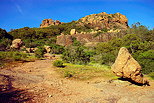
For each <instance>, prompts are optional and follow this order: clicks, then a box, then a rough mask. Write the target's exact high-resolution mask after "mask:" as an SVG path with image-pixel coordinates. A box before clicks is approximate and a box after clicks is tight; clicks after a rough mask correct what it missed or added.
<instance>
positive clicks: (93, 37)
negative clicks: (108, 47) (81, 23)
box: [56, 33, 115, 46]
mask: <svg viewBox="0 0 154 103" xmlns="http://www.w3.org/2000/svg"><path fill="white" fill-rule="evenodd" d="M113 37H115V35H114V34H111V33H106V34H101V35H98V36H97V34H96V33H77V34H73V35H64V34H61V35H59V36H57V41H56V44H58V45H62V46H69V45H71V44H72V43H73V38H76V40H77V41H79V42H80V43H82V44H85V43H89V42H90V43H94V44H95V43H96V42H97V43H98V42H107V41H109V40H111V39H112V38H113Z"/></svg>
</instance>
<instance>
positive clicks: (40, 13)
mask: <svg viewBox="0 0 154 103" xmlns="http://www.w3.org/2000/svg"><path fill="white" fill-rule="evenodd" d="M101 12H106V13H108V14H113V13H117V12H119V13H121V14H123V15H125V16H126V17H127V18H128V23H129V26H131V25H132V24H134V23H136V22H140V23H141V24H142V25H145V26H147V27H149V29H153V28H154V0H0V28H2V29H5V30H7V31H10V30H11V29H18V28H23V27H39V26H40V24H41V22H42V20H43V19H48V18H51V19H53V20H60V21H61V22H71V21H72V20H78V19H80V18H81V17H84V16H86V15H90V14H97V13H101Z"/></svg>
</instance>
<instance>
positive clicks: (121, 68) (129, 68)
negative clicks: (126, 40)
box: [111, 47, 148, 84]
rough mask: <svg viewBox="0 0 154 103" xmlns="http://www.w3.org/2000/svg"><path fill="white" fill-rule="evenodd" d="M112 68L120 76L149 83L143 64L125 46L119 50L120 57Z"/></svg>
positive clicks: (141, 82)
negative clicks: (144, 74)
mask: <svg viewBox="0 0 154 103" xmlns="http://www.w3.org/2000/svg"><path fill="white" fill-rule="evenodd" d="M111 68H112V71H113V72H114V73H115V74H116V75H117V76H119V77H122V78H127V79H129V80H132V81H133V82H136V83H139V84H146V83H148V81H147V80H145V79H144V78H143V74H142V73H141V66H140V65H139V63H138V62H137V61H136V60H135V59H134V58H133V57H132V56H131V54H130V53H129V52H128V50H127V49H126V48H125V47H122V48H121V49H120V50H119V53H118V57H117V58H116V60H115V63H114V64H113V65H112V67H111Z"/></svg>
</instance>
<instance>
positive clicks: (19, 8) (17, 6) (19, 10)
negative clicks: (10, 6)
mask: <svg viewBox="0 0 154 103" xmlns="http://www.w3.org/2000/svg"><path fill="white" fill-rule="evenodd" d="M15 6H16V8H17V10H18V12H19V13H20V14H21V15H23V14H24V13H23V10H22V9H21V7H20V5H18V4H15Z"/></svg>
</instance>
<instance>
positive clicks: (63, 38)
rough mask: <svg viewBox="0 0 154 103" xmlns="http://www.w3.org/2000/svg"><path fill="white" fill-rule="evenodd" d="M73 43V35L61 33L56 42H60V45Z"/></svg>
mask: <svg viewBox="0 0 154 103" xmlns="http://www.w3.org/2000/svg"><path fill="white" fill-rule="evenodd" d="M72 43H73V37H72V35H64V34H61V35H59V36H57V41H56V44H58V45H62V46H68V45H71V44H72Z"/></svg>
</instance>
